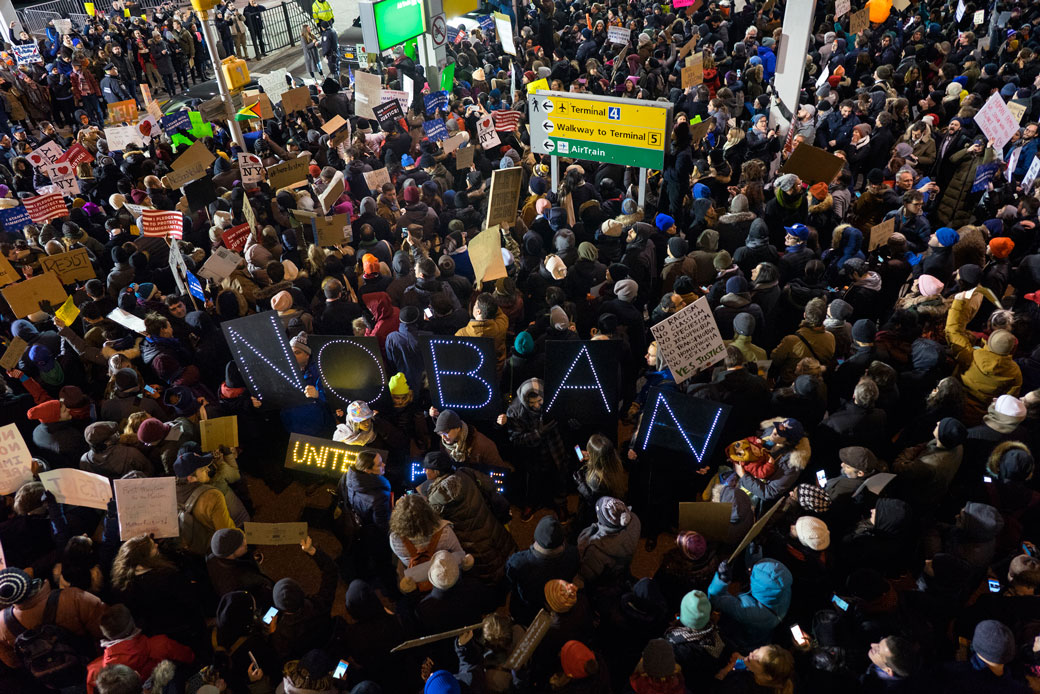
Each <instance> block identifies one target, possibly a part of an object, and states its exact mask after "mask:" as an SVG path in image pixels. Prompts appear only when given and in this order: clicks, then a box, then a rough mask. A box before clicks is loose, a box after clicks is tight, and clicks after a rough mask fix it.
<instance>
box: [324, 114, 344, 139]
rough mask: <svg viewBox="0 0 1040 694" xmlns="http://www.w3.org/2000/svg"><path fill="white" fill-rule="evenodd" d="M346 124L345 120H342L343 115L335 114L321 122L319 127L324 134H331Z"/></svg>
mask: <svg viewBox="0 0 1040 694" xmlns="http://www.w3.org/2000/svg"><path fill="white" fill-rule="evenodd" d="M346 124H347V121H345V120H343V116H339V115H336V116H333V117H332V120H330V121H329V122H327V123H325V124H323V125H322V126H321V129H322V131H323V132H324V133H325V134H326V135H331V134H332V133H334V132H336V131H337V130H339V129H340V128H342V127H343V126H344V125H346Z"/></svg>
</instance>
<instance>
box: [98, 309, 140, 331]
mask: <svg viewBox="0 0 1040 694" xmlns="http://www.w3.org/2000/svg"><path fill="white" fill-rule="evenodd" d="M105 318H108V319H109V320H110V321H114V322H116V323H119V324H120V325H121V326H123V327H124V328H126V329H127V330H130V331H133V332H135V333H141V334H142V335H143V334H144V332H145V328H144V320H142V319H140V318H138V317H137V316H135V315H134V314H132V313H128V312H127V311H124V310H123V309H121V308H115V309H112V310H111V311H109V313H108V315H107V316H105Z"/></svg>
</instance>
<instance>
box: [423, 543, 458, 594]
mask: <svg viewBox="0 0 1040 694" xmlns="http://www.w3.org/2000/svg"><path fill="white" fill-rule="evenodd" d="M458 581H459V562H458V561H456V559H455V557H453V556H452V554H451V552H449V551H447V550H444V549H442V550H440V551H439V552H436V553H435V554H434V555H433V558H432V559H431V560H430V583H432V584H433V587H434V588H439V589H440V590H448V589H449V588H451V587H452V586H454V585H455V584H456V583H458Z"/></svg>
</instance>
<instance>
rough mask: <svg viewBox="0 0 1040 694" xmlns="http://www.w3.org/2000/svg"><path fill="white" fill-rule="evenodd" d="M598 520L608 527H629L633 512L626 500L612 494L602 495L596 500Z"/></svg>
mask: <svg viewBox="0 0 1040 694" xmlns="http://www.w3.org/2000/svg"><path fill="white" fill-rule="evenodd" d="M596 520H597V522H599V524H600V525H604V526H606V527H608V528H614V529H620V528H624V527H627V526H628V524H629V523H630V522H631V520H632V512H631V511H630V510H629V508H628V506H625V502H624V501H622V500H621V499H615V498H614V497H612V496H604V497H600V499H599V501H597V502H596Z"/></svg>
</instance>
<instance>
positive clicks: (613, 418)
mask: <svg viewBox="0 0 1040 694" xmlns="http://www.w3.org/2000/svg"><path fill="white" fill-rule="evenodd" d="M619 358H620V344H619V343H618V342H616V341H614V340H583V341H579V340H548V341H547V342H546V343H545V404H544V405H543V407H544V408H545V413H546V414H549V415H554V416H555V417H556V418H557V419H564V420H570V419H576V420H578V421H579V422H581V424H582V428H583V429H585V428H591V429H593V430H602V432H601V433H604V434H607V435H609V437H610V438H611V439H612V440H613V439H614V437H615V436H616V435H617V413H618V399H619V398H620V395H619V387H618V359H619ZM518 385H519V384H518Z"/></svg>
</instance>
